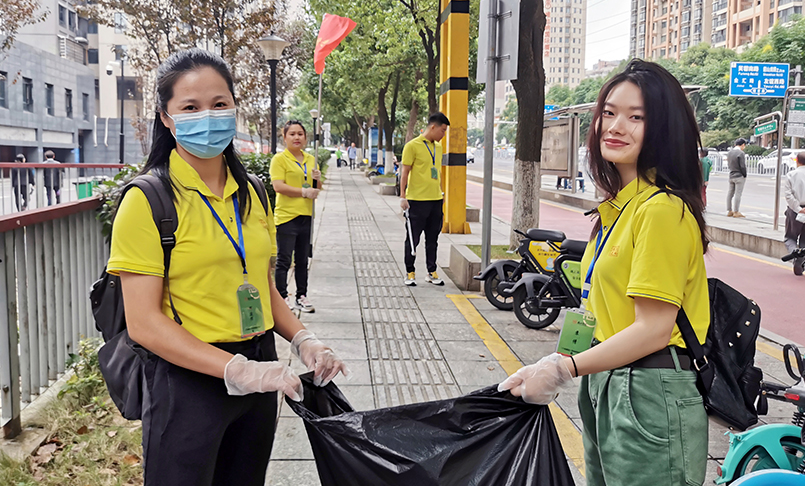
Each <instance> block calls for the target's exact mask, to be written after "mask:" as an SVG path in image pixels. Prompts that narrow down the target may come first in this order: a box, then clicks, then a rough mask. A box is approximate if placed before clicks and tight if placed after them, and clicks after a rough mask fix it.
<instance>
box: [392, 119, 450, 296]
mask: <svg viewBox="0 0 805 486" xmlns="http://www.w3.org/2000/svg"><path fill="white" fill-rule="evenodd" d="M449 126H450V121H449V120H448V119H447V117H446V116H445V115H444V113H441V112H440V113H435V114H433V115H431V116H430V118H428V127H427V128H426V129H425V132H424V133H423V134H422V135H420V136H418V137H416V138H415V139H413V140H411V141H410V142H408V143H407V144H405V148H403V156H402V175H401V176H400V194H401V196H400V207H401V208H402V210H403V211H407V212H408V224H410V225H411V227H410V231H407V232H406V233H407V236H406V238H405V271H406V272H407V275H406V277H405V285H408V286H409V287H413V286H415V285H416V274H415V271H414V262H415V261H416V253H414V252H412V249H414V251H415V250H416V247H417V246H418V245H419V238H420V236H421V235H422V232H423V231H424V232H425V262H426V264H427V268H428V275H427V277H425V281H426V282H430V283H432V284H434V285H444V281H442V279H440V278H439V276H438V275H437V274H436V250H437V249H438V244H439V241H438V240H439V233H440V232H441V231H442V218H443V212H442V199H443V194H442V181H441V173H442V144H440V143H439V142H438V140H441V139H442V138H444V134H445V133H446V132H447V127H449ZM411 238H413V241H411Z"/></svg>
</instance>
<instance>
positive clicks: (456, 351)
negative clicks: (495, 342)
mask: <svg viewBox="0 0 805 486" xmlns="http://www.w3.org/2000/svg"><path fill="white" fill-rule="evenodd" d="M438 345H439V349H441V350H442V354H444V358H445V359H446V360H447V362H448V364H449V363H451V362H453V361H492V362H496V361H497V360H495V357H494V356H493V355H492V353H491V352H490V351H489V348H487V347H486V344H484V342H483V341H480V340H479V341H447V340H443V341H439V342H438Z"/></svg>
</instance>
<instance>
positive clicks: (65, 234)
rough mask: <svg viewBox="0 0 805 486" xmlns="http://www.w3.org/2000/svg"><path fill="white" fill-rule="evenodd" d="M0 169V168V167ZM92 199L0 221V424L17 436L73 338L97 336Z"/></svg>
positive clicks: (98, 248) (97, 229)
mask: <svg viewBox="0 0 805 486" xmlns="http://www.w3.org/2000/svg"><path fill="white" fill-rule="evenodd" d="M3 165H5V164H3ZM99 206H100V198H99V197H87V198H85V199H81V200H76V201H71V202H63V203H61V204H58V205H56V206H53V207H50V208H39V209H32V210H27V211H23V212H16V213H13V214H9V215H4V216H0V306H2V307H3V308H5V309H7V311H6V312H5V313H0V420H1V421H2V426H3V434H4V436H5V437H6V438H12V437H15V436H16V435H18V434H19V433H20V431H21V421H20V413H21V411H22V409H23V408H24V407H25V406H27V405H28V404H30V403H31V402H32V401H33V400H35V399H36V398H37V397H38V396H39V395H40V394H41V393H42V392H44V391H45V390H46V389H47V388H48V387H49V386H50V385H52V384H53V383H54V381H55V380H57V379H58V378H59V376H60V375H61V374H63V373H64V372H65V368H66V362H67V359H68V358H69V356H70V354H72V353H77V352H78V349H79V341H80V340H81V339H84V338H86V337H96V336H99V333H98V332H97V331H96V330H95V327H94V324H93V319H92V312H91V309H90V303H89V296H88V293H89V289H90V286H91V285H92V283H93V282H94V281H95V279H97V278H98V276H99V275H100V272H101V270H102V269H103V267H104V265H105V263H106V261H107V259H108V255H109V253H108V252H109V250H108V247H107V245H106V244H105V241H104V238H103V236H102V234H101V223H100V222H99V221H98V220H97V219H96V217H95V215H96V210H97V209H98V207H99Z"/></svg>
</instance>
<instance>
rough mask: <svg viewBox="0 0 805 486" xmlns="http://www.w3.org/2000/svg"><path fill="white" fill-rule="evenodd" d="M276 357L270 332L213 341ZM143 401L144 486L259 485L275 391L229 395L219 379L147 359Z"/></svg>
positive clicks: (270, 441) (262, 357)
mask: <svg viewBox="0 0 805 486" xmlns="http://www.w3.org/2000/svg"><path fill="white" fill-rule="evenodd" d="M214 346H217V347H219V348H221V349H224V350H226V351H229V352H230V353H233V354H236V353H240V354H242V355H244V356H246V358H248V359H253V360H258V361H276V360H277V351H276V349H275V347H274V333H273V331H269V332H267V333H265V334H264V335H262V336H258V337H256V338H254V339H251V340H249V341H245V342H242V343H215V344H214ZM146 384H147V391H146V396H145V397H144V398H145V401H144V406H143V462H144V468H145V486H165V485H171V486H229V485H235V484H236V485H238V486H263V485H264V484H265V477H266V470H267V469H268V460H269V458H270V457H271V447H272V446H273V444H274V429H275V427H276V422H277V393H276V392H272V393H252V394H250V395H245V396H230V395H228V394H227V392H226V385H225V384H224V380H222V379H220V378H215V377H212V376H209V375H205V374H202V373H196V372H195V371H190V370H188V369H185V368H181V367H179V366H176V365H173V364H171V363H169V362H167V361H165V360H164V359H162V358H159V357H157V356H153V358H151V359H150V360H149V361H148V363H147V365H146Z"/></svg>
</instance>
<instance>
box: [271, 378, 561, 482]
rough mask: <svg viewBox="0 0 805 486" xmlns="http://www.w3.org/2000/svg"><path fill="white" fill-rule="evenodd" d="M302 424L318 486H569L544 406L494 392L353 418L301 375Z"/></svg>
mask: <svg viewBox="0 0 805 486" xmlns="http://www.w3.org/2000/svg"><path fill="white" fill-rule="evenodd" d="M301 378H302V384H303V385H304V388H305V396H304V400H303V401H302V402H301V403H300V402H294V401H293V400H290V399H289V398H287V397H286V399H285V400H286V402H287V403H288V405H290V407H291V409H292V410H293V411H294V412H296V414H297V415H299V416H300V417H302V419H303V420H304V422H305V428H306V429H307V434H308V438H309V439H310V445H311V446H312V448H313V455H314V457H315V458H316V467H317V468H318V471H319V478H320V479H321V483H322V485H323V486H351V485H355V486H368V485H371V486H386V485H388V486H398V485H399V486H412V485H413V486H436V485H438V486H459V485H460V486H466V485H478V486H487V485H488V486H526V485H528V486H532V485H544V486H562V485H573V484H574V483H573V477H572V475H571V473H570V468H569V467H568V465H567V460H566V459H565V454H564V452H563V451H562V445H561V444H560V443H559V437H558V435H557V434H556V429H555V428H554V425H553V420H552V419H551V414H550V412H549V410H548V407H546V406H539V405H529V404H527V403H525V402H523V401H522V400H521V399H519V398H515V397H514V396H512V395H511V394H510V393H509V392H498V391H497V387H496V386H490V387H487V388H483V389H481V390H477V391H474V392H472V393H470V394H469V395H465V396H463V397H458V398H453V399H450V400H440V401H435V402H425V403H415V404H411V405H403V406H399V407H392V408H382V409H378V410H369V411H365V412H356V411H354V409H353V408H352V406H351V405H350V404H349V402H348V401H347V399H346V398H345V397H344V395H343V394H342V393H341V390H339V389H338V387H337V386H335V384H333V383H330V384H328V385H327V386H326V387H316V386H314V385H313V376H312V373H306V374H304V375H302V376H301Z"/></svg>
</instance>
